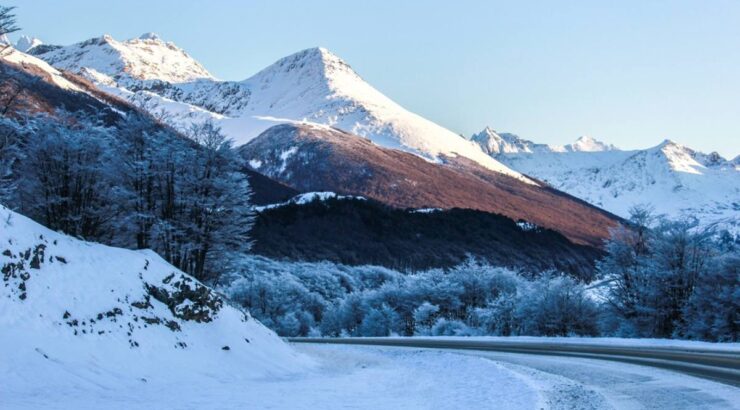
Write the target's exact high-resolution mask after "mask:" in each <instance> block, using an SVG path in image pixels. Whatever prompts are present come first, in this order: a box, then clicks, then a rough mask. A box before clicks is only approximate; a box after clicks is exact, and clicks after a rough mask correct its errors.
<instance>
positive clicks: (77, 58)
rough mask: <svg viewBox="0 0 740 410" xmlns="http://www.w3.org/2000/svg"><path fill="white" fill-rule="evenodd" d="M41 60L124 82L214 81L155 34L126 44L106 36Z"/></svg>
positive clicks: (62, 67) (178, 49)
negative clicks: (86, 70) (91, 71)
mask: <svg viewBox="0 0 740 410" xmlns="http://www.w3.org/2000/svg"><path fill="white" fill-rule="evenodd" d="M42 57H43V58H44V60H46V61H48V62H49V63H50V64H52V65H53V66H55V67H57V68H61V69H65V70H70V71H73V72H78V73H81V72H82V69H83V68H86V69H88V70H94V71H96V72H98V73H100V74H104V75H107V76H109V77H112V78H115V79H117V80H121V81H124V82H125V81H129V82H130V81H133V80H160V81H166V82H170V83H182V82H188V81H194V80H197V79H213V78H214V77H213V76H212V75H211V74H210V73H209V72H208V71H207V70H206V69H205V68H204V67H203V66H202V65H200V63H198V62H197V61H195V60H194V59H193V58H192V57H190V56H189V55H188V54H187V53H186V52H185V51H183V50H182V49H180V48H178V47H177V46H175V45H174V44H173V43H171V42H165V41H163V40H162V39H160V38H159V37H158V36H156V35H154V34H152V33H147V34H145V35H142V36H141V37H139V38H135V39H131V40H126V41H117V40H115V39H114V38H113V37H111V36H109V35H107V34H106V35H104V36H102V37H99V38H93V39H90V40H87V41H83V42H81V43H77V44H74V45H71V46H68V47H62V48H59V49H56V50H52V51H50V52H48V53H44V54H43V55H42Z"/></svg>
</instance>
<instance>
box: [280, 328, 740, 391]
mask: <svg viewBox="0 0 740 410" xmlns="http://www.w3.org/2000/svg"><path fill="white" fill-rule="evenodd" d="M288 341H290V342H293V343H335V344H354V345H372V346H399V347H417V348H431V349H455V350H467V351H477V352H502V353H519V354H529V355H538V356H569V357H575V358H586V359H598V360H608V361H616V362H623V363H630V364H637V365H642V366H649V367H657V368H661V369H667V370H671V371H676V372H680V373H684V374H688V375H691V376H695V377H700V378H703V379H707V380H711V381H715V382H720V383H724V384H727V385H730V386H734V387H740V354H738V353H736V352H721V351H714V350H713V351H709V350H700V349H685V348H675V347H622V346H603V345H588V344H560V343H558V344H555V343H547V342H510V341H482V340H444V339H424V338H289V339H288Z"/></svg>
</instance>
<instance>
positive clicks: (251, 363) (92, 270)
mask: <svg viewBox="0 0 740 410" xmlns="http://www.w3.org/2000/svg"><path fill="white" fill-rule="evenodd" d="M0 243H2V245H0V270H1V271H2V287H0V328H2V329H3V331H2V332H0V372H1V373H2V374H4V375H5V376H6V378H5V381H4V382H3V386H2V387H0V395H3V396H4V395H5V393H2V392H3V391H5V392H7V393H9V392H14V393H18V392H21V391H24V392H28V394H32V392H33V391H34V389H37V390H36V391H38V389H41V390H42V391H46V390H53V389H55V388H61V389H69V388H70V386H76V388H79V389H82V390H83V391H84V390H87V389H91V388H95V389H99V388H119V387H120V386H121V385H123V386H128V388H130V389H139V388H145V386H146V385H147V383H155V384H161V383H163V382H167V381H171V380H173V379H172V375H178V374H179V375H181V376H180V378H181V379H183V380H189V382H191V383H199V380H200V382H203V383H205V382H209V381H210V380H213V379H218V378H220V376H218V375H220V374H221V375H228V374H236V373H238V374H240V375H242V376H241V377H251V378H257V377H264V376H267V375H279V374H289V373H291V372H295V371H298V370H300V369H302V368H304V367H305V366H307V365H308V363H309V362H308V361H307V359H306V358H304V357H303V356H301V355H298V354H296V353H294V352H293V351H292V350H291V349H290V348H289V347H288V346H287V345H286V344H285V343H283V342H282V341H281V340H280V339H279V338H278V337H277V335H275V334H274V333H273V332H272V331H270V330H268V329H267V328H265V327H264V326H262V325H261V324H260V323H259V322H257V321H256V320H255V319H253V318H252V317H251V316H250V315H249V314H248V313H246V312H243V311H241V310H240V309H237V308H235V307H233V306H232V305H230V304H229V303H228V302H227V301H225V300H224V299H223V298H222V297H221V296H220V295H219V294H217V293H215V292H214V291H213V290H211V289H210V288H208V287H207V286H205V285H203V284H201V283H200V282H198V281H197V280H195V279H193V278H192V277H190V276H188V275H186V274H184V273H182V272H181V271H179V270H177V269H176V268H174V267H173V266H171V265H169V264H167V263H166V262H165V261H164V260H163V259H162V258H160V257H159V256H157V255H156V254H154V253H153V252H151V251H130V250H125V249H119V248H112V247H108V246H104V245H100V244H96V243H90V242H83V241H80V240H77V239H74V238H72V237H69V236H65V235H62V234H59V233H56V232H53V231H51V230H49V229H46V228H45V227H43V226H41V225H39V224H37V223H35V222H33V221H31V220H30V219H28V218H26V217H24V216H22V215H19V214H17V213H14V212H12V211H10V210H8V209H7V208H5V207H2V206H0ZM63 391H64V390H63ZM66 391H69V390H66Z"/></svg>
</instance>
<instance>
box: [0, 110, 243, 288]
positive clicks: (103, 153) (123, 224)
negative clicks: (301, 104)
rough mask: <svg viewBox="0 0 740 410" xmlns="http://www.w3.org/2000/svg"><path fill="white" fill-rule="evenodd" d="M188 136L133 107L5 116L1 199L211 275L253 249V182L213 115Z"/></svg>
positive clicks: (73, 229)
mask: <svg viewBox="0 0 740 410" xmlns="http://www.w3.org/2000/svg"><path fill="white" fill-rule="evenodd" d="M187 137H188V138H184V137H183V136H181V135H180V134H178V133H177V132H175V131H173V130H171V129H169V128H168V127H166V126H159V125H157V124H156V123H154V122H153V121H152V119H151V118H149V117H147V116H146V115H145V114H143V113H139V112H136V111H131V112H129V113H127V115H126V116H123V117H122V118H121V119H119V120H118V121H116V122H115V123H114V124H108V123H107V122H106V121H103V120H102V119H101V118H96V117H95V116H90V115H89V113H87V114H83V113H70V112H63V111H61V112H57V113H54V114H53V115H47V114H36V115H16V116H13V117H11V116H7V115H4V116H2V117H0V200H1V201H2V202H3V203H4V204H6V205H7V206H9V207H11V208H13V209H15V210H17V211H19V212H21V213H23V214H25V215H27V216H29V217H31V218H33V219H35V220H37V221H39V222H41V223H43V224H44V225H46V226H48V227H49V228H51V229H55V230H59V231H62V232H65V233H67V234H69V235H73V236H76V237H78V238H82V239H86V240H91V241H96V242H102V243H106V244H110V245H114V246H121V247H126V248H133V249H147V248H150V249H153V250H154V251H156V252H157V253H158V254H160V255H161V256H162V257H163V258H164V259H166V260H167V261H168V262H170V263H171V264H173V265H175V266H176V267H178V268H180V269H181V270H183V271H185V272H187V273H190V274H192V275H193V276H195V277H196V278H199V279H202V280H210V279H212V278H213V277H214V276H215V275H217V274H218V272H219V271H220V270H221V269H222V268H223V267H224V266H225V264H226V263H228V261H229V260H231V259H232V258H233V257H234V256H235V255H240V254H243V253H244V252H246V251H247V250H249V248H250V246H251V242H250V241H249V237H248V231H249V228H250V227H251V225H252V221H253V216H252V212H251V208H250V206H249V197H250V189H249V184H248V181H247V178H246V176H245V175H244V174H243V173H242V172H241V169H242V168H241V162H240V161H239V160H238V157H237V156H236V154H235V152H234V150H233V148H232V147H231V144H230V142H229V141H228V140H227V139H226V138H225V137H224V136H223V134H222V133H221V131H220V129H219V128H218V127H216V126H215V125H213V124H212V123H210V122H207V123H203V124H199V125H195V126H193V127H191V128H190V129H189V131H188V132H187Z"/></svg>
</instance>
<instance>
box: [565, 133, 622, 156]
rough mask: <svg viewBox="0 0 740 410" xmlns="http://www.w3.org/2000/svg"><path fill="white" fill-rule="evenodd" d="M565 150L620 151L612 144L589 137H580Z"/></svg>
mask: <svg viewBox="0 0 740 410" xmlns="http://www.w3.org/2000/svg"><path fill="white" fill-rule="evenodd" d="M564 148H565V151H568V152H598V151H616V150H617V149H618V148H617V147H615V146H614V145H612V144H607V143H605V142H602V141H599V140H597V139H596V138H593V137H591V136H588V135H582V136H580V137H578V139H577V140H576V141H575V142H574V143H572V144H568V145H566V146H565V147H564Z"/></svg>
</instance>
